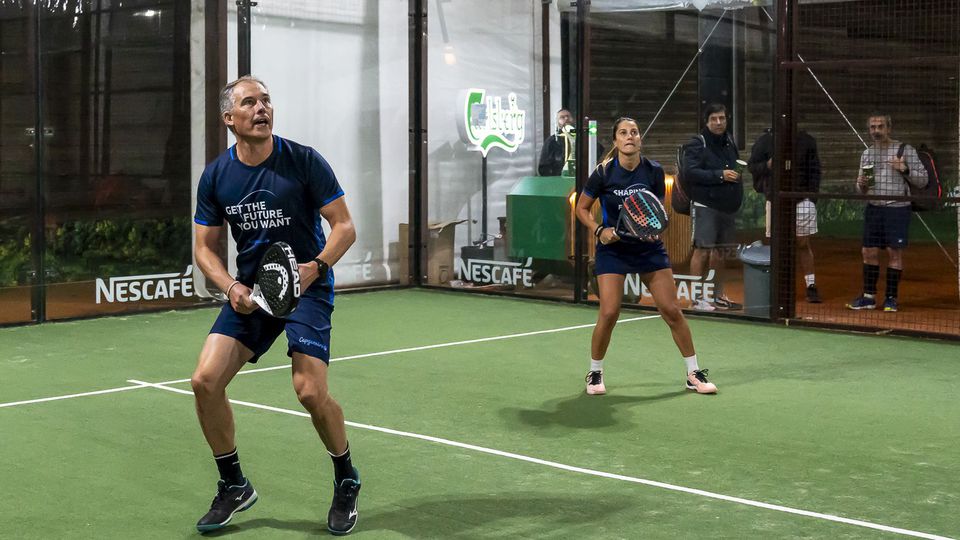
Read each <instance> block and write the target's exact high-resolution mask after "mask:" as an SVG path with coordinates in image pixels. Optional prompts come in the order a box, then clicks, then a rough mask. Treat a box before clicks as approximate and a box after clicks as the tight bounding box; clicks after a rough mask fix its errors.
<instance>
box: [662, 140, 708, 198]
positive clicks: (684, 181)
mask: <svg viewBox="0 0 960 540" xmlns="http://www.w3.org/2000/svg"><path fill="white" fill-rule="evenodd" d="M697 140H699V141H700V143H701V144H702V145H703V147H704V148H706V147H707V141H706V140H704V138H703V135H697V136H696V137H694V138H692V139H690V141H689V142H687V143H684V144H681V145H680V146H678V147H677V181H676V182H674V183H673V189H672V190H671V191H670V206H671V207H673V211H674V212H676V213H678V214H683V215H685V216H689V215H690V204H691V203H692V202H693V201H692V200H691V198H690V193H691V191H690V180H689V179H688V178H687V176H686V174H684V171H683V161H684V160H683V157H684V154H685V153H686V151H687V149H688V148H689V147H690V145H691V144H696V141H697Z"/></svg>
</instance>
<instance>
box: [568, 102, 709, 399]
mask: <svg viewBox="0 0 960 540" xmlns="http://www.w3.org/2000/svg"><path fill="white" fill-rule="evenodd" d="M640 147H641V139H640V128H639V126H638V125H637V122H636V120H633V119H632V118H619V119H618V120H617V121H616V122H615V123H614V125H613V147H612V148H611V149H610V151H609V152H607V155H606V156H604V159H603V162H602V163H601V164H600V165H599V166H598V167H597V169H596V170H595V171H594V172H593V174H591V175H590V178H589V179H588V180H587V185H586V186H584V188H583V191H582V192H581V193H580V197H579V200H578V201H577V219H578V220H580V223H582V224H583V225H584V226H586V227H588V228H589V229H590V232H592V233H593V235H594V236H595V237H596V239H597V250H596V264H595V267H596V274H597V284H598V286H599V295H600V313H599V316H598V317H597V325H596V326H595V327H594V329H593V338H592V339H591V342H590V357H591V359H590V370H589V371H588V372H587V377H586V383H587V394H591V395H595V394H605V393H606V387H605V386H604V382H603V358H604V356H606V353H607V347H608V346H609V345H610V336H611V335H612V334H613V327H614V326H615V325H616V323H617V318H618V317H619V316H620V304H621V302H622V301H623V284H624V281H625V279H626V275H627V274H632V273H638V274H640V279H641V280H642V281H643V283H644V284H645V285H646V286H647V289H648V290H649V291H650V293H651V294H652V295H653V301H654V303H655V304H656V306H657V310H658V311H659V312H660V316H661V317H662V318H663V320H664V321H665V322H666V323H667V325H668V326H669V327H670V332H671V333H672V334H673V341H674V342H675V343H676V344H677V348H678V349H680V354H681V355H682V356H683V359H684V361H685V363H686V373H687V380H686V387H687V389H688V390H692V391H695V392H697V393H700V394H714V393H716V392H717V387H716V386H715V385H714V384H713V383H711V382H709V381H708V380H707V377H706V373H707V370H705V369H704V370H701V369H700V367H699V366H698V365H697V354H696V351H695V350H694V348H693V337H692V336H691V335H690V327H689V326H688V325H687V320H686V319H685V318H684V316H683V312H682V311H681V310H680V306H679V304H678V303H677V286H676V283H675V282H674V279H673V270H672V269H671V266H670V259H669V258H668V257H667V251H666V249H665V248H664V246H663V242H662V241H661V240H660V238H659V237H650V238H646V239H643V240H635V239H632V238H620V237H619V236H617V233H616V229H615V227H614V225H615V224H616V222H617V217H618V216H619V215H620V208H621V206H622V205H623V200H624V199H625V198H627V197H629V196H630V195H631V194H632V193H635V192H637V191H639V190H641V189H645V190H647V191H650V192H652V193H653V194H654V195H656V196H657V197H659V198H660V199H661V200H662V199H663V198H664V195H665V193H666V186H665V184H664V175H663V167H661V166H660V164H659V163H657V162H655V161H651V160H649V159H647V158H645V157H643V156H641V155H640ZM597 199H599V200H600V209H601V216H602V223H597V222H596V220H595V219H594V217H593V212H591V207H592V206H593V202H594V201H595V200H597Z"/></svg>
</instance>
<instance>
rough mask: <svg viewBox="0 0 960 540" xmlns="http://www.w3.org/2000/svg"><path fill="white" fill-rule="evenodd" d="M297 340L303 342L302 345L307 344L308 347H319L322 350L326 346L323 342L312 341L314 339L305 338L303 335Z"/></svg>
mask: <svg viewBox="0 0 960 540" xmlns="http://www.w3.org/2000/svg"><path fill="white" fill-rule="evenodd" d="M297 341H299V342H300V343H303V344H304V345H309V346H310V347H319V348H320V349H322V350H324V351H326V350H327V346H326V345H324V344H323V343H320V342H318V341H314V340H312V339H307V338H305V337H302V338H300V339H298V340H297Z"/></svg>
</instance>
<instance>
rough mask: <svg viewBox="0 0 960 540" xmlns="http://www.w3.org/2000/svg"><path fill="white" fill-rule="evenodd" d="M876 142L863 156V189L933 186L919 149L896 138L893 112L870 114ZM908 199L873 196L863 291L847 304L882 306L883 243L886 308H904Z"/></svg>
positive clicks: (880, 191) (901, 190)
mask: <svg viewBox="0 0 960 540" xmlns="http://www.w3.org/2000/svg"><path fill="white" fill-rule="evenodd" d="M867 127H868V129H869V130H870V138H871V139H872V140H873V145H871V146H870V147H869V148H867V149H866V150H864V151H863V154H862V155H861V156H860V174H859V176H857V191H859V192H860V193H864V194H867V195H895V196H900V195H908V194H909V193H910V186H911V185H913V186H915V187H916V188H923V187H925V186H926V185H927V181H928V179H927V169H926V168H925V167H924V165H923V163H922V162H921V161H920V158H919V156H918V155H917V151H916V150H914V149H913V147H912V146H910V145H908V144H901V143H900V141H896V140H894V139H892V138H891V137H890V134H891V132H892V130H893V122H892V120H891V119H890V115H888V114H885V113H881V112H875V113H873V114H871V115H870V116H869V118H868V119H867ZM910 212H911V208H910V203H909V202H908V201H885V200H871V201H869V202H868V203H867V206H866V209H865V211H864V221H863V247H862V249H861V254H862V255H863V293H862V294H861V295H860V296H858V297H857V298H855V299H854V300H852V301H851V302H850V303H848V304H847V308H849V309H856V310H861V309H876V307H877V300H876V295H877V280H878V279H879V277H880V248H885V249H886V252H887V274H886V278H887V284H886V290H885V291H884V292H885V294H886V298H885V300H884V302H883V311H885V312H896V311H898V310H899V304H898V302H897V292H898V288H899V285H900V277H901V274H902V273H903V250H904V248H906V247H907V236H908V233H909V227H910Z"/></svg>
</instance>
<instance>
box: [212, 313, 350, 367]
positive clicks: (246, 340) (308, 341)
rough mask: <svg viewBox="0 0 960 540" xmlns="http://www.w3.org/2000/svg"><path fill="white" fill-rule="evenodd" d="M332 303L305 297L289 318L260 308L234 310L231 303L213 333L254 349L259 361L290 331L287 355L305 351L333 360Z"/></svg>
mask: <svg viewBox="0 0 960 540" xmlns="http://www.w3.org/2000/svg"><path fill="white" fill-rule="evenodd" d="M332 314H333V305H332V304H331V303H330V302H328V301H326V300H325V299H320V298H315V297H302V298H300V303H299V304H297V309H296V310H294V312H293V313H291V314H290V315H289V316H288V317H287V318H285V319H278V318H276V317H271V316H270V315H267V314H266V313H264V312H263V310H261V309H258V310H256V311H254V312H253V313H251V314H249V315H241V314H240V313H237V312H236V311H234V310H233V307H232V306H231V305H230V303H229V302H227V303H226V304H224V306H223V308H221V309H220V316H219V317H217V321H216V322H215V323H213V328H211V329H210V333H211V334H223V335H225V336H230V337H232V338H234V339H236V340H237V341H239V342H240V343H242V344H243V345H244V346H246V347H247V348H248V349H250V350H251V351H253V358H251V359H250V362H256V361H257V360H259V359H260V357H261V356H262V355H263V353H265V352H267V350H269V349H270V346H271V345H273V342H274V341H275V340H276V339H277V336H279V335H280V333H281V332H283V331H284V330H286V332H287V356H291V357H292V356H293V353H294V352H299V353H303V354H306V355H309V356H313V357H315V358H319V359H321V360H323V361H324V362H325V363H329V362H330V316H331V315H332Z"/></svg>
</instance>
